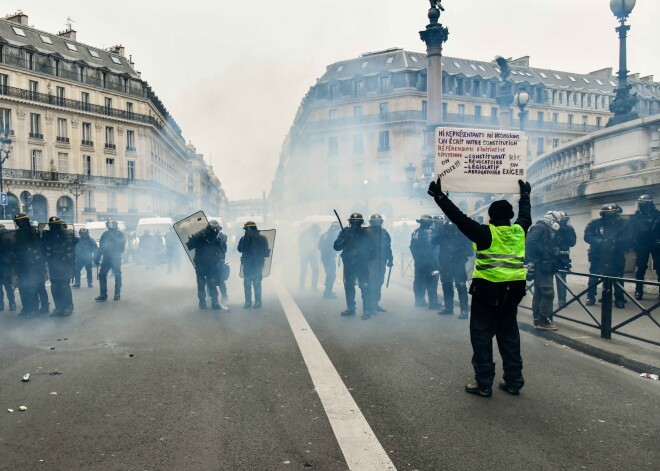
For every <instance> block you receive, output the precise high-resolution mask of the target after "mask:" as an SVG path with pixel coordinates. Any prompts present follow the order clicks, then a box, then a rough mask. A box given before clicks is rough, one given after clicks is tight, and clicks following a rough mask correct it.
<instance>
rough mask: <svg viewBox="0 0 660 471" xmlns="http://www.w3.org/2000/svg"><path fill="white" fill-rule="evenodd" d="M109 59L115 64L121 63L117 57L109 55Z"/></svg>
mask: <svg viewBox="0 0 660 471" xmlns="http://www.w3.org/2000/svg"><path fill="white" fill-rule="evenodd" d="M110 59H112V62H114V63H115V64H119V65H121V61H120V60H119V58H118V57H115V56H110Z"/></svg>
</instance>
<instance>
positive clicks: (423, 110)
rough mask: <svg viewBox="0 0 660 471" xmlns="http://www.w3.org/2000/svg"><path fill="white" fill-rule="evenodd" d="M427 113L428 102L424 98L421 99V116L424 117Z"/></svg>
mask: <svg viewBox="0 0 660 471" xmlns="http://www.w3.org/2000/svg"><path fill="white" fill-rule="evenodd" d="M428 113H429V104H428V102H427V101H426V100H423V101H422V118H424V119H426V117H427V116H428Z"/></svg>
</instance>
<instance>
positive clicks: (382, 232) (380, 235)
mask: <svg viewBox="0 0 660 471" xmlns="http://www.w3.org/2000/svg"><path fill="white" fill-rule="evenodd" d="M369 227H370V232H369V237H371V239H372V242H371V243H372V244H374V245H375V247H373V250H375V254H374V257H373V258H372V260H370V261H369V310H370V311H371V312H385V309H383V307H382V306H381V305H380V298H381V290H382V288H383V283H385V272H386V271H387V268H388V267H392V266H394V256H393V254H392V238H391V237H390V234H389V233H388V232H387V229H385V228H384V227H383V216H382V215H380V214H372V215H371V217H370V218H369Z"/></svg>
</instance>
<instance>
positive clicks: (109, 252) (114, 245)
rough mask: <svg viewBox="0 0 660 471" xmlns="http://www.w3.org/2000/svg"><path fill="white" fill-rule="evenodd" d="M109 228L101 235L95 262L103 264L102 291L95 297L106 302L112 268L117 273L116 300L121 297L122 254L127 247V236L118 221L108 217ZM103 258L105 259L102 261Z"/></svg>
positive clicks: (101, 272) (100, 282)
mask: <svg viewBox="0 0 660 471" xmlns="http://www.w3.org/2000/svg"><path fill="white" fill-rule="evenodd" d="M105 226H106V227H107V230H106V231H105V232H104V233H103V235H101V240H99V249H98V250H97V252H96V255H95V256H94V263H95V264H96V265H99V263H100V264H101V271H100V272H99V286H100V288H101V293H100V294H99V296H97V297H96V298H95V300H96V301H99V302H104V301H107V299H108V272H109V271H110V270H112V273H113V274H114V275H115V296H114V300H115V301H119V299H120V298H121V281H122V279H121V255H122V254H123V253H124V250H125V249H126V237H125V236H124V233H123V232H121V231H120V230H119V227H118V225H117V221H116V220H114V219H108V221H107V222H106V223H105ZM101 260H103V261H102V262H101Z"/></svg>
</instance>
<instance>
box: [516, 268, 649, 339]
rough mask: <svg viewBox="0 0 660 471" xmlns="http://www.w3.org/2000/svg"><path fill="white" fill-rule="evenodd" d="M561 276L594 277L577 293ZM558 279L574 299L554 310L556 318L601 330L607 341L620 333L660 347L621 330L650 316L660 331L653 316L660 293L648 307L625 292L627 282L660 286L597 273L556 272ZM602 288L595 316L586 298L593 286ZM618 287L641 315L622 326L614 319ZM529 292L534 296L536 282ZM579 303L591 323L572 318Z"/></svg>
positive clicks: (634, 316)
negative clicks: (613, 305) (571, 309)
mask: <svg viewBox="0 0 660 471" xmlns="http://www.w3.org/2000/svg"><path fill="white" fill-rule="evenodd" d="M560 274H562V275H573V276H578V277H585V278H588V279H589V278H590V279H591V280H589V281H588V283H587V285H586V286H585V287H584V289H581V290H579V291H577V292H573V290H572V289H571V287H570V286H569V285H568V284H567V283H566V282H565V281H564V279H563V278H562V276H560ZM555 280H556V283H557V285H558V286H559V285H560V284H561V285H563V286H565V287H566V292H567V293H570V296H571V297H570V299H569V297H567V298H566V304H564V305H561V306H558V307H557V308H556V309H555V310H554V311H553V313H552V315H553V317H558V318H560V319H564V320H567V321H570V322H575V323H578V324H581V325H584V326H587V327H593V328H595V329H599V330H600V336H601V337H602V338H604V339H611V338H612V334H617V335H621V336H623V337H628V338H632V339H635V340H639V341H641V342H646V343H650V344H653V345H657V346H660V342H657V341H655V340H652V339H647V338H643V337H639V336H637V335H633V334H630V333H627V332H622V331H621V329H622V328H623V327H625V326H628V325H630V324H631V323H633V322H635V321H638V320H640V319H643V318H645V317H648V318H649V319H650V320H651V322H652V323H653V324H654V325H655V327H656V328H660V324H658V321H657V320H656V319H655V318H654V317H653V312H654V311H655V310H656V309H658V308H660V296H658V295H657V294H654V295H652V296H654V297H656V296H658V297H657V298H656V299H655V300H654V301H651V304H650V305H649V306H648V307H647V306H644V305H642V304H641V303H640V302H639V301H638V300H637V299H635V298H634V297H633V296H631V295H630V293H628V292H627V291H626V290H625V289H623V288H624V284H625V283H633V284H636V283H642V284H643V285H644V286H653V287H655V288H656V289H658V288H660V283H658V282H654V281H646V280H634V279H630V278H620V277H616V276H605V275H596V274H590V273H579V272H572V271H560V272H559V273H555ZM598 286H601V287H602V297H601V299H600V308H599V310H600V313H599V315H598V314H596V315H595V316H594V313H592V311H590V310H589V309H588V307H587V306H586V305H585V304H584V303H583V302H582V298H583V297H584V296H586V295H587V293H588V292H589V289H590V287H595V288H596V289H598ZM617 287H618V288H621V291H622V292H623V296H624V297H625V298H624V299H628V300H630V302H631V303H632V304H633V305H634V306H635V309H636V311H637V312H635V313H634V314H632V315H629V314H627V315H626V319H625V320H623V321H620V322H618V323H614V322H613V320H612V298H613V294H614V290H615V288H617ZM527 290H528V291H529V292H530V293H532V294H533V293H534V283H533V282H532V283H529V284H528V285H527ZM575 303H577V304H579V305H580V306H581V308H582V309H583V310H584V312H586V314H587V315H588V316H589V318H590V319H591V321H586V322H585V321H583V320H580V319H576V318H575V317H570V316H569V314H570V313H569V312H568V310H567V308H568V307H569V306H571V305H574V304H575ZM520 307H522V308H525V309H531V308H530V307H528V306H520ZM613 324H614V325H613Z"/></svg>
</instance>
